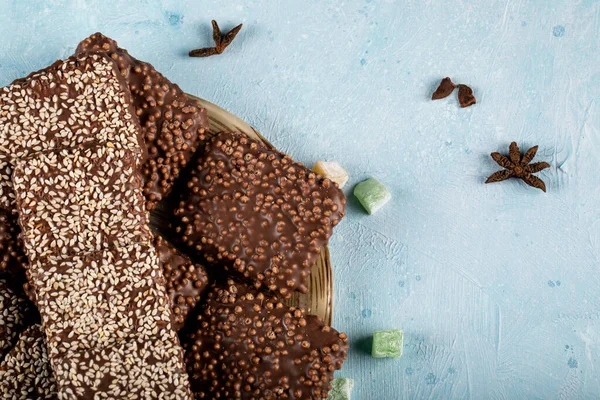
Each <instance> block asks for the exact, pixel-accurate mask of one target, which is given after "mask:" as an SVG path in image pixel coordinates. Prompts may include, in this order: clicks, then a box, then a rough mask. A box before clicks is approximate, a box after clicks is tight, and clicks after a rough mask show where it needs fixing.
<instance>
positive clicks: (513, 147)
mask: <svg viewBox="0 0 600 400" xmlns="http://www.w3.org/2000/svg"><path fill="white" fill-rule="evenodd" d="M537 150H538V146H533V147H532V148H530V149H529V150H527V151H526V152H525V154H524V155H523V157H521V151H520V150H519V146H517V143H516V142H512V143H511V144H510V147H509V153H508V157H505V156H503V155H502V154H500V153H492V154H490V155H491V156H492V158H493V159H494V161H496V163H498V165H499V166H501V167H502V168H505V169H503V170H501V171H498V172H494V173H493V174H492V175H490V177H489V178H487V180H486V181H485V183H492V182H500V181H504V180H507V179H509V178H520V179H522V180H523V181H524V182H525V183H526V184H528V185H529V186H533V187H534V188H538V189H541V190H543V191H544V192H545V191H546V184H545V183H544V181H543V180H541V179H540V178H538V177H537V176H535V175H533V174H534V173H536V172H540V171H541V170H543V169H546V168H549V167H550V164H548V163H547V162H543V161H542V162H536V163H532V164H530V162H531V160H533V158H534V157H535V154H536V153H537Z"/></svg>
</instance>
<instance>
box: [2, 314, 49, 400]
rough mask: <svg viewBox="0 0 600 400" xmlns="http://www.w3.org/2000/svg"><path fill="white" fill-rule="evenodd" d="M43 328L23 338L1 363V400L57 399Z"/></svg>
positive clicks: (34, 328)
mask: <svg viewBox="0 0 600 400" xmlns="http://www.w3.org/2000/svg"><path fill="white" fill-rule="evenodd" d="M57 396H58V395H57V392H56V380H55V379H54V375H53V374H52V370H51V368H50V361H49V359H48V352H47V351H46V339H45V336H44V332H43V331H42V327H41V326H40V325H33V326H31V327H29V328H27V330H25V331H24V332H23V333H21V335H20V336H19V340H18V341H17V344H16V345H15V347H14V348H13V349H12V350H11V351H10V353H8V355H7V356H6V358H5V359H4V361H2V363H0V397H2V398H3V399H7V400H54V399H57V398H58V397H57Z"/></svg>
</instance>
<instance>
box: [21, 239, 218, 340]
mask: <svg viewBox="0 0 600 400" xmlns="http://www.w3.org/2000/svg"><path fill="white" fill-rule="evenodd" d="M154 246H155V248H156V252H157V254H158V257H159V263H160V266H161V269H162V272H163V275H164V278H165V284H166V289H167V295H168V296H169V300H170V305H171V311H172V323H173V327H174V328H175V330H177V331H178V330H180V329H181V328H183V326H184V324H185V321H186V319H187V317H188V315H189V313H190V312H191V311H192V310H193V309H194V308H195V307H196V304H197V303H198V302H199V301H200V296H201V294H202V293H203V292H204V290H205V289H206V287H207V286H208V276H207V275H206V270H205V269H204V267H203V266H202V265H201V264H198V263H193V262H192V261H191V260H190V259H189V258H188V257H187V256H186V255H184V254H181V253H180V252H179V251H177V249H175V248H174V247H173V246H172V245H171V244H169V243H168V242H167V241H166V240H164V239H163V238H162V237H160V236H156V238H155V239H154ZM27 275H28V282H26V283H25V284H24V288H25V293H26V294H27V297H28V298H29V299H30V300H31V301H32V302H33V303H35V304H36V305H37V296H36V294H35V293H36V291H35V285H34V282H33V279H32V278H31V273H30V272H29V271H27Z"/></svg>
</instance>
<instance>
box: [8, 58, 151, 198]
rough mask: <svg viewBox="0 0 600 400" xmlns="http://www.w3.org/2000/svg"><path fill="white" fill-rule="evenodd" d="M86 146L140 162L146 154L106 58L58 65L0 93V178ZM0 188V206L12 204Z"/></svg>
mask: <svg viewBox="0 0 600 400" xmlns="http://www.w3.org/2000/svg"><path fill="white" fill-rule="evenodd" d="M90 142H91V143H107V142H111V143H112V146H114V147H115V148H117V149H129V150H131V151H132V152H136V153H137V154H139V156H140V157H139V161H140V162H141V161H142V159H143V155H144V153H145V145H144V142H143V137H142V134H141V130H140V126H139V122H138V120H137V118H135V111H134V110H133V107H132V104H131V96H130V93H129V91H128V90H127V85H126V83H125V82H124V80H123V78H122V77H121V75H120V74H119V72H118V70H117V68H116V66H115V64H114V62H113V61H112V60H111V59H110V58H109V57H107V56H106V55H101V54H94V55H89V56H87V57H81V58H75V57H71V58H68V59H67V60H65V61H57V62H55V63H54V64H52V65H51V66H50V67H48V68H46V69H43V70H41V71H39V72H35V73H33V74H31V75H30V76H28V77H27V78H24V79H21V80H18V81H16V82H15V83H13V84H12V85H10V86H8V87H5V88H2V89H0V154H2V155H3V156H4V160H2V162H0V166H2V165H3V166H4V167H3V169H2V170H0V172H1V173H0V177H2V178H5V177H6V176H10V173H9V172H10V171H8V170H6V167H7V166H6V164H5V163H6V161H8V164H9V166H14V163H15V162H16V161H17V160H21V159H24V158H26V157H28V156H31V155H33V154H35V153H39V152H42V151H48V150H56V149H65V148H67V149H68V148H75V147H79V146H81V145H85V144H86V143H90ZM3 163H4V164H3ZM0 186H1V187H2V198H0V205H4V206H6V205H7V204H14V202H12V201H11V199H12V195H11V194H10V190H7V188H6V184H5V183H2V184H0Z"/></svg>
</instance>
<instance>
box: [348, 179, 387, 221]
mask: <svg viewBox="0 0 600 400" xmlns="http://www.w3.org/2000/svg"><path fill="white" fill-rule="evenodd" d="M354 195H355V196H356V198H358V201H360V204H362V206H363V207H364V208H365V210H367V212H368V213H369V214H375V213H376V212H377V210H379V209H380V208H381V207H383V205H384V204H385V203H387V202H388V201H389V200H390V199H391V198H392V195H391V194H390V192H388V190H387V189H386V188H385V186H383V185H382V184H381V183H379V181H377V179H375V178H369V179H367V180H366V181H362V182H361V183H359V184H358V185H356V187H355V188H354Z"/></svg>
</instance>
